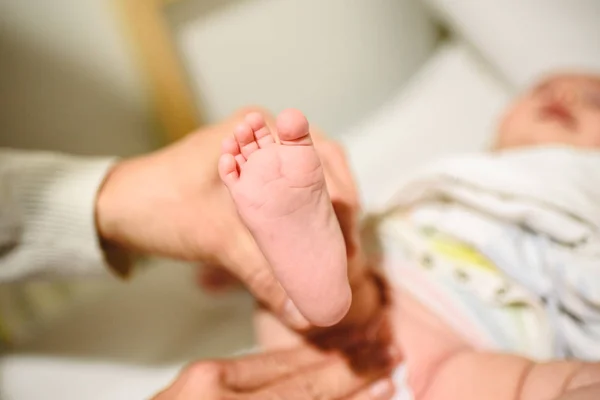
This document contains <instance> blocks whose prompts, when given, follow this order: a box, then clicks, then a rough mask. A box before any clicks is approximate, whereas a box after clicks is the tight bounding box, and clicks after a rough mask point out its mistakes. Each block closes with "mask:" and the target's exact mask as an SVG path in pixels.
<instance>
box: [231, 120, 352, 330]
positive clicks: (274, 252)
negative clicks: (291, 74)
mask: <svg viewBox="0 0 600 400" xmlns="http://www.w3.org/2000/svg"><path fill="white" fill-rule="evenodd" d="M276 128H277V135H278V137H276V136H275V135H274V132H271V131H270V129H269V128H268V126H267V124H266V122H265V120H264V118H263V116H262V115H261V114H260V113H250V114H248V115H247V116H246V118H245V120H244V122H243V123H241V124H240V125H239V126H237V127H236V128H235V131H234V134H233V136H232V137H230V138H228V139H226V140H225V141H224V142H223V149H222V151H223V154H222V156H221V158H220V160H219V175H220V177H221V179H222V180H223V182H224V183H225V185H226V186H227V188H228V189H229V192H230V194H231V197H232V198H233V201H234V203H235V205H236V207H237V211H238V213H239V215H240V217H241V219H242V220H243V222H244V223H245V224H246V226H247V227H248V229H249V230H250V232H251V233H252V235H253V237H254V239H255V240H256V243H257V245H258V247H259V248H260V249H261V251H262V252H263V254H264V255H265V257H266V259H267V260H268V261H269V263H270V265H271V266H272V268H273V273H274V274H275V276H276V277H277V279H278V280H279V281H280V282H281V283H282V286H283V287H285V288H286V291H287V294H288V296H289V297H290V299H291V300H292V301H293V302H294V304H295V305H296V307H297V308H298V309H299V311H300V312H301V313H302V314H303V316H304V317H306V319H308V320H309V321H310V322H312V323H313V324H314V325H317V326H330V325H333V324H335V323H336V322H338V321H340V320H341V319H342V317H343V316H344V315H345V314H346V312H347V311H348V309H349V307H350V302H351V291H350V286H349V284H348V279H347V261H346V247H345V244H344V238H343V236H342V231H341V229H340V225H339V223H338V221H337V218H336V216H335V213H334V210H333V207H332V204H331V200H330V198H329V194H328V192H327V188H326V184H325V177H324V175H323V168H322V166H321V162H320V160H319V157H318V155H317V152H316V151H315V148H314V147H313V143H312V139H311V136H310V133H309V126H308V121H307V120H306V118H305V117H304V115H302V113H300V112H299V111H296V110H286V111H284V112H282V113H281V114H280V115H279V117H278V118H277V122H276Z"/></svg>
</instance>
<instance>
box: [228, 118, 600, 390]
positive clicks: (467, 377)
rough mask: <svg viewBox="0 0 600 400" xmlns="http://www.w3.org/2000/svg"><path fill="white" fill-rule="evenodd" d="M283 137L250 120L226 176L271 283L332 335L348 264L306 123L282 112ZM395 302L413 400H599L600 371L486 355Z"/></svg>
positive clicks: (402, 295)
mask: <svg viewBox="0 0 600 400" xmlns="http://www.w3.org/2000/svg"><path fill="white" fill-rule="evenodd" d="M277 130H278V134H279V140H280V143H277V142H276V140H275V138H274V137H273V135H272V133H271V132H269V131H268V130H267V129H266V126H265V124H264V121H263V120H262V118H261V117H260V116H259V115H254V114H250V115H248V116H247V118H246V121H245V123H244V124H243V125H240V126H239V127H238V128H237V129H236V131H235V133H234V137H233V138H231V139H230V140H228V141H226V142H225V143H224V146H223V153H224V154H223V156H222V158H221V160H220V165H219V170H220V174H221V177H222V179H223V181H224V182H225V184H226V185H227V187H228V188H229V190H230V191H231V195H232V197H233V199H234V201H235V203H236V205H237V207H238V211H239V213H240V216H241V217H242V219H243V220H244V222H245V223H246V224H248V227H249V229H250V230H251V232H252V234H253V235H254V236H255V239H256V241H257V243H258V244H259V246H260V248H261V250H262V251H263V252H264V253H265V255H266V256H267V258H268V259H269V261H270V262H271V265H272V266H273V269H274V273H275V274H277V276H278V278H279V279H281V280H288V282H298V285H297V286H294V285H292V286H291V287H292V288H293V290H290V291H289V295H290V297H291V298H292V299H293V300H294V301H295V302H296V303H297V304H298V305H300V304H305V305H306V306H305V307H303V308H302V307H301V308H300V309H301V311H302V312H303V313H304V314H305V315H306V317H307V318H309V319H311V320H312V321H320V322H324V323H323V325H326V324H329V323H331V322H332V321H335V320H336V319H339V318H341V317H342V315H337V314H335V313H331V311H327V310H324V308H325V307H324V306H327V304H324V303H322V302H319V299H325V298H333V297H334V296H333V295H332V293H335V295H337V296H339V297H340V298H343V299H344V302H345V301H349V298H350V294H349V293H347V291H348V290H349V289H348V288H347V287H344V286H340V285H339V282H340V281H341V280H340V279H339V277H340V275H338V274H346V261H345V260H341V259H340V258H341V257H345V253H344V242H343V237H342V234H341V232H340V228H339V225H338V222H337V221H336V219H335V215H334V213H333V210H332V208H331V204H330V203H327V202H328V201H329V198H328V195H327V191H326V188H325V184H324V180H323V175H322V173H321V172H320V161H319V159H318V157H316V154H315V153H314V149H313V148H312V146H311V141H310V136H309V133H308V123H307V122H306V119H305V118H304V117H303V116H302V115H301V114H300V113H299V112H297V111H286V112H284V113H282V115H280V116H279V118H278V121H277ZM246 146H249V147H246ZM357 259H360V260H362V259H364V258H361V257H358V258H357ZM329 274H330V275H329ZM328 275H329V276H328ZM303 285H305V286H303ZM328 285H330V286H328ZM306 288H310V290H306ZM303 290H304V291H305V292H304V293H303V292H302V291H303ZM393 296H394V297H393V299H392V302H391V305H390V307H389V310H388V313H389V315H390V318H391V320H392V321H393V323H392V324H393V325H394V332H395V333H394V339H393V340H394V341H395V346H396V347H397V348H399V349H400V353H401V355H402V357H401V358H402V361H401V362H402V363H403V364H405V365H406V367H407V371H408V386H409V388H410V391H411V392H412V395H413V398H415V399H418V400H446V399H448V400H453V399H466V400H471V399H472V400H479V399H487V400H512V399H524V400H538V399H540V400H542V399H548V400H550V399H571V398H573V399H575V398H577V399H595V398H600V363H583V362H578V361H555V362H548V363H536V362H534V361H532V360H528V359H526V358H523V357H519V356H515V355H511V354H502V353H494V352H485V351H480V350H477V349H475V348H474V347H473V346H472V345H471V344H470V343H468V342H467V341H466V340H465V339H464V338H463V337H462V336H461V335H459V334H458V333H456V332H455V331H454V330H453V329H452V328H451V327H449V326H448V325H447V324H446V323H445V321H444V320H443V319H441V318H440V317H439V316H438V315H437V314H435V313H434V312H432V311H431V310H430V309H428V308H427V307H425V306H424V305H423V304H421V303H420V302H419V301H418V300H417V299H415V298H413V297H412V296H410V295H409V294H408V293H406V292H403V291H401V290H397V291H395V293H394V294H393ZM307 300H314V302H312V303H311V302H310V301H308V302H306V301H307ZM302 302H305V303H302ZM345 307H346V305H345V304H344V307H339V306H337V309H338V310H339V309H342V308H345ZM333 308H335V307H332V309H333ZM257 328H258V336H259V338H261V341H262V342H263V343H262V344H263V345H264V348H265V349H266V350H268V349H271V348H273V347H274V346H276V347H282V346H285V345H286V342H287V345H290V346H291V345H298V343H299V338H298V336H297V335H293V334H290V332H289V331H285V330H282V329H281V326H279V329H277V324H276V322H275V321H273V320H271V321H268V320H267V321H263V322H261V321H259V322H258V327H257ZM274 343H276V345H274ZM398 389H399V390H403V389H402V388H398ZM570 396H572V397H570Z"/></svg>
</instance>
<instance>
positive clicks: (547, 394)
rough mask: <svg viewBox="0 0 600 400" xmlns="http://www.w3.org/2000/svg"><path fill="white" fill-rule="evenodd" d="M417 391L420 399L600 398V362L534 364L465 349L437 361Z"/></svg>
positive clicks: (519, 358) (532, 399)
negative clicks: (425, 382) (426, 381)
mask: <svg viewBox="0 0 600 400" xmlns="http://www.w3.org/2000/svg"><path fill="white" fill-rule="evenodd" d="M592 385H593V386H592ZM416 394H417V398H418V399H420V400H430V399H431V400H443V399H465V400H469V399H473V400H478V399H488V400H512V399H523V400H545V399H548V400H551V399H564V400H568V399H571V398H573V399H592V398H598V396H599V395H600V363H583V362H576V361H553V362H547V363H535V362H532V361H531V360H528V359H525V358H523V357H518V356H514V355H509V354H499V353H482V352H477V351H474V350H464V351H459V352H456V353H454V354H452V355H451V356H449V357H447V358H445V359H444V360H443V361H442V362H441V363H439V364H437V365H436V366H432V368H431V370H430V374H429V378H428V383H427V384H425V385H424V386H423V389H422V390H421V391H420V393H416ZM561 396H564V397H561ZM570 396H573V397H570ZM580 396H581V397H580Z"/></svg>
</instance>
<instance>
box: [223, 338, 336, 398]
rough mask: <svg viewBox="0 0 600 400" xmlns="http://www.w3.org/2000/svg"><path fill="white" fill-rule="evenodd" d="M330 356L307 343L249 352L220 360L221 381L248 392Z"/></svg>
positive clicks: (231, 387)
mask: <svg viewBox="0 0 600 400" xmlns="http://www.w3.org/2000/svg"><path fill="white" fill-rule="evenodd" d="M334 357H335V356H334V355H332V354H329V353H326V352H322V351H318V350H317V349H313V348H310V347H307V346H304V347H301V348H296V349H290V350H280V351H276V352H271V353H260V354H253V355H250V356H246V357H242V358H238V359H234V360H228V361H226V362H223V363H222V375H221V381H222V383H223V385H224V386H225V387H227V388H228V389H230V390H233V391H241V392H247V391H252V390H255V389H259V388H261V387H264V386H266V385H268V384H270V383H273V382H276V381H279V380H281V379H284V378H285V377H287V376H290V375H292V374H294V373H296V372H298V371H300V370H305V369H308V368H310V366H311V365H320V364H322V363H324V362H326V361H327V360H330V359H333V358H334Z"/></svg>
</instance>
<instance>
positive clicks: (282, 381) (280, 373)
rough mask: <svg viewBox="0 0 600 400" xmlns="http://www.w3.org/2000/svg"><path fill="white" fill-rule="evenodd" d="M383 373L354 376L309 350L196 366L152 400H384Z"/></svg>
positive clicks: (336, 358)
mask: <svg viewBox="0 0 600 400" xmlns="http://www.w3.org/2000/svg"><path fill="white" fill-rule="evenodd" d="M386 372H387V371H384V370H379V371H370V372H369V373H361V372H357V371H355V370H354V369H353V367H352V366H351V364H349V363H348V362H347V361H346V360H345V359H344V358H343V357H341V356H340V355H339V354H331V353H329V354H328V353H323V352H319V351H317V350H314V349H310V348H301V349H292V350H286V351H279V352H273V353H265V354H257V355H251V356H247V357H244V358H240V359H237V360H226V361H209V362H199V363H196V364H193V365H191V366H190V367H188V368H187V369H185V370H184V371H183V372H182V373H181V374H180V375H179V376H178V377H177V379H176V380H175V381H174V382H173V383H172V384H171V385H170V386H169V387H168V388H167V389H165V390H164V391H163V392H161V393H159V394H158V395H157V396H156V397H155V398H154V400H172V399H177V400H187V399H190V400H192V399H193V400H196V399H205V400H221V399H228V400H260V399H270V400H277V399H281V400H283V399H286V400H287V399H290V400H292V399H297V400H302V399H306V400H317V399H318V400H335V399H348V400H386V399H389V398H391V397H392V395H393V385H392V383H391V381H390V380H389V379H387V378H384V376H385V374H386Z"/></svg>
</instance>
